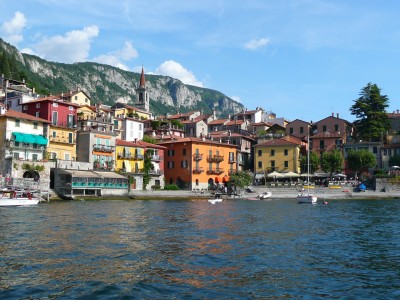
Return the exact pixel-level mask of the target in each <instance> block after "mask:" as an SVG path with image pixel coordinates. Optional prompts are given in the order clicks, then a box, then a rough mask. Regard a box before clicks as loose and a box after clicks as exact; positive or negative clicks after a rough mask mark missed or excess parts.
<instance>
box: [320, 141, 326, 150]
mask: <svg viewBox="0 0 400 300" xmlns="http://www.w3.org/2000/svg"><path fill="white" fill-rule="evenodd" d="M319 148H320V149H325V141H323V140H321V141H319Z"/></svg>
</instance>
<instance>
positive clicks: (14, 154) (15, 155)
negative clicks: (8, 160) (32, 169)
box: [13, 143, 19, 159]
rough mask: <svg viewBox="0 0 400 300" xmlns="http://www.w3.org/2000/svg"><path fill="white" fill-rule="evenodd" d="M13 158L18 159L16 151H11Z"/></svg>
mask: <svg viewBox="0 0 400 300" xmlns="http://www.w3.org/2000/svg"><path fill="white" fill-rule="evenodd" d="M15 144H17V143H15ZM13 158H14V159H19V153H18V152H14V153H13Z"/></svg>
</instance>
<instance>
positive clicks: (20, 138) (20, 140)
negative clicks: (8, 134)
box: [13, 132, 24, 143]
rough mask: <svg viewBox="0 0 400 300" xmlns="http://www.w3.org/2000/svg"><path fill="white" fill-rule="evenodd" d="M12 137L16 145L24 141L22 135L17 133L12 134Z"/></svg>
mask: <svg viewBox="0 0 400 300" xmlns="http://www.w3.org/2000/svg"><path fill="white" fill-rule="evenodd" d="M13 135H14V136H15V141H16V142H18V143H22V142H23V141H24V135H23V134H22V133H19V132H13Z"/></svg>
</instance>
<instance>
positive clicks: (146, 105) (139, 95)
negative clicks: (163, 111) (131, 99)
mask: <svg viewBox="0 0 400 300" xmlns="http://www.w3.org/2000/svg"><path fill="white" fill-rule="evenodd" d="M135 91H136V100H137V102H136V107H137V108H139V109H141V110H144V111H146V112H149V110H150V99H149V93H148V92H147V88H146V79H145V78H144V70H143V67H142V73H141V74H140V81H139V86H138V87H137V88H136V90H135Z"/></svg>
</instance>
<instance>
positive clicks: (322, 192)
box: [131, 186, 400, 200]
mask: <svg viewBox="0 0 400 300" xmlns="http://www.w3.org/2000/svg"><path fill="white" fill-rule="evenodd" d="M252 189H254V193H246V192H244V194H243V197H244V198H246V197H247V198H254V197H256V196H257V195H258V194H261V193H262V192H265V191H270V192H272V196H271V198H268V199H271V200H272V199H290V198H293V199H295V198H296V196H297V195H298V194H299V193H300V190H299V189H298V188H294V187H291V188H267V187H264V186H257V187H252ZM310 193H314V194H316V195H317V196H318V198H319V199H354V198H356V199H380V198H384V199H389V198H390V199H394V198H400V193H399V192H398V191H386V192H381V191H372V190H366V191H365V192H357V191H354V189H353V187H342V188H328V187H321V188H313V189H310ZM131 195H132V197H134V198H135V199H151V198H154V199H169V198H179V199H181V198H182V199H196V198H199V199H202V198H210V197H212V194H211V192H209V191H205V192H204V193H200V192H193V191H188V190H179V191H165V190H158V191H132V192H131Z"/></svg>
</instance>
